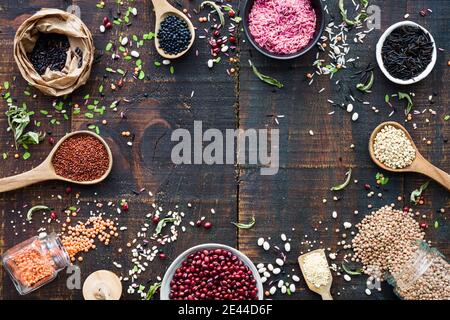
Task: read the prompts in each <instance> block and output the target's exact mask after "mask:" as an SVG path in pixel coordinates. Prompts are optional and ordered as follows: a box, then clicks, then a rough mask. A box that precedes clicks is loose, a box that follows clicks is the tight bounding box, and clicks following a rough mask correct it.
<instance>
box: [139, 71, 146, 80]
mask: <svg viewBox="0 0 450 320" xmlns="http://www.w3.org/2000/svg"><path fill="white" fill-rule="evenodd" d="M144 78H145V72H144V71H142V70H141V71H139V75H138V79H139V80H142V79H144Z"/></svg>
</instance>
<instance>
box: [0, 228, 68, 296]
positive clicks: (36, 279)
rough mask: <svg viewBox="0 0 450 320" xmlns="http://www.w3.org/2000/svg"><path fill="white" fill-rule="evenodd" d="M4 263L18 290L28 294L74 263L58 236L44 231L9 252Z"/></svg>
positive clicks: (6, 253) (4, 257)
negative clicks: (71, 261)
mask: <svg viewBox="0 0 450 320" xmlns="http://www.w3.org/2000/svg"><path fill="white" fill-rule="evenodd" d="M2 264H3V267H4V268H5V269H6V271H7V272H8V274H9V275H10V277H11V279H12V281H13V283H14V285H15V287H16V289H17V291H18V292H19V293H20V294H21V295H25V294H28V293H30V292H32V291H34V290H36V289H38V288H40V287H42V286H43V285H45V284H47V283H49V282H50V281H52V280H53V279H55V278H56V276H57V275H58V273H59V272H60V271H61V270H63V269H65V268H66V267H67V266H69V265H70V264H71V263H70V259H69V255H68V253H67V251H66V249H65V248H64V246H63V245H62V243H61V240H60V239H59V237H58V236H57V235H56V234H54V233H52V234H50V235H47V234H46V233H41V234H39V236H35V237H32V238H30V239H28V240H26V241H24V242H22V243H19V244H17V245H15V246H14V247H12V248H10V249H9V250H8V251H6V252H5V254H4V255H3V256H2Z"/></svg>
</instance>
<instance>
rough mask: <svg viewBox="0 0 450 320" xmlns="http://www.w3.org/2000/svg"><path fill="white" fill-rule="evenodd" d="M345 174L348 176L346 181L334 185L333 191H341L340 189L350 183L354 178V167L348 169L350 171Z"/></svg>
mask: <svg viewBox="0 0 450 320" xmlns="http://www.w3.org/2000/svg"><path fill="white" fill-rule="evenodd" d="M345 175H346V176H347V179H345V181H344V183H342V184H339V185H337V186H334V187H332V188H331V191H339V190H342V189H344V188H345V187H346V186H348V184H349V183H350V180H351V179H352V169H351V168H350V169H348V171H347V172H346V173H345Z"/></svg>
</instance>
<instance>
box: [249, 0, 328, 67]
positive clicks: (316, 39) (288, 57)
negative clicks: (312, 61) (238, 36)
mask: <svg viewBox="0 0 450 320" xmlns="http://www.w3.org/2000/svg"><path fill="white" fill-rule="evenodd" d="M254 2H255V0H246V2H245V5H244V10H243V22H244V23H243V24H244V32H245V35H246V36H247V39H248V41H249V42H250V43H251V44H252V46H253V47H254V48H255V49H256V50H258V51H259V52H260V53H262V54H263V55H265V56H266V57H269V58H272V59H277V60H291V59H296V58H298V57H301V56H303V55H304V54H306V53H307V52H308V51H310V50H311V49H312V48H313V47H314V46H315V45H316V44H317V42H319V40H320V37H321V36H322V34H323V31H324V30H325V17H324V10H323V5H322V1H321V0H318V1H314V0H311V3H313V2H314V4H316V5H317V6H318V9H319V10H320V15H321V16H322V19H321V20H322V21H321V23H320V25H316V30H315V31H318V32H317V34H316V36H315V37H313V38H312V39H311V41H310V42H309V44H308V45H307V46H306V47H304V48H303V49H301V50H300V51H298V52H296V53H292V54H289V55H278V54H275V53H271V52H270V51H268V50H266V49H264V48H261V47H260V46H259V45H258V44H257V43H256V42H255V40H254V39H253V36H252V35H251V32H250V30H249V27H248V13H249V12H250V10H251V6H253V3H254ZM314 9H316V7H314ZM317 15H318V13H317V12H316V17H317Z"/></svg>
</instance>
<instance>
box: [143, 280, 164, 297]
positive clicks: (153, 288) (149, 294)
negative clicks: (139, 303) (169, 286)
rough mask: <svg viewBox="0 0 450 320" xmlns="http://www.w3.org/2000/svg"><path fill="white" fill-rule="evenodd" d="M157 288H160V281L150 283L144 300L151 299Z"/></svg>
mask: <svg viewBox="0 0 450 320" xmlns="http://www.w3.org/2000/svg"><path fill="white" fill-rule="evenodd" d="M159 288H161V282H155V283H154V284H152V285H151V286H150V288H149V289H148V291H147V295H146V296H145V300H151V299H152V298H153V296H154V295H155V293H156V292H157V291H158V289H159Z"/></svg>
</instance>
